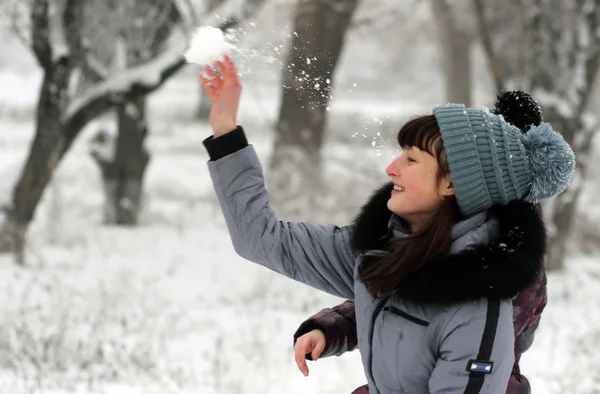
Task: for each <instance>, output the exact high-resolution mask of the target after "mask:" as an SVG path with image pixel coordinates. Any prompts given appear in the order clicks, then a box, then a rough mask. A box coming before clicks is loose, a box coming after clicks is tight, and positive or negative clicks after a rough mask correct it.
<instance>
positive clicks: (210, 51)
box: [184, 26, 235, 65]
mask: <svg viewBox="0 0 600 394" xmlns="http://www.w3.org/2000/svg"><path fill="white" fill-rule="evenodd" d="M234 48H235V47H234V45H233V44H231V43H230V42H227V40H226V38H225V34H223V31H222V30H221V29H219V28H216V27H212V26H201V27H199V28H198V29H197V30H196V32H195V33H194V34H193V36H192V39H191V41H190V45H189V48H188V50H187V51H186V52H185V54H184V56H185V59H186V60H187V62H188V63H196V64H200V65H213V64H214V63H215V62H217V61H220V60H223V59H224V56H225V55H228V54H230V53H231V51H232V50H233V49H234Z"/></svg>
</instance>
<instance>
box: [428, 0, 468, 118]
mask: <svg viewBox="0 0 600 394" xmlns="http://www.w3.org/2000/svg"><path fill="white" fill-rule="evenodd" d="M432 6H433V13H434V16H435V18H436V21H437V25H438V32H437V33H438V37H439V44H440V49H441V51H442V55H443V61H442V62H443V70H444V79H445V94H446V100H447V101H449V102H451V103H461V104H465V105H466V106H467V107H468V106H470V105H471V40H470V37H469V34H468V33H467V32H466V31H464V30H463V29H461V28H459V26H458V23H457V21H456V20H455V18H454V17H453V15H452V12H453V11H452V9H451V7H450V5H449V4H448V3H447V2H446V1H445V0H432Z"/></svg>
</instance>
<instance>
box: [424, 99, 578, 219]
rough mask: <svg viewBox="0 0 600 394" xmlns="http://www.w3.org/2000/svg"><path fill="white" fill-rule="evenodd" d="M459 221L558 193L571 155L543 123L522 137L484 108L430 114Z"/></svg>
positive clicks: (567, 177) (454, 107) (571, 166)
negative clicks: (439, 137)
mask: <svg viewBox="0 0 600 394" xmlns="http://www.w3.org/2000/svg"><path fill="white" fill-rule="evenodd" d="M433 115H434V116H435V118H436V120H437V123H438V126H439V128H440V131H441V134H442V141H443V144H444V149H445V151H446V157H447V159H448V166H449V167H450V174H451V175H452V183H453V186H454V193H455V195H456V200H457V202H458V206H459V208H460V210H461V212H462V214H463V215H465V216H471V215H473V214H475V213H477V212H480V211H483V210H485V209H488V208H490V207H492V206H493V205H495V204H501V205H506V204H508V203H509V202H511V201H514V200H520V199H523V200H526V201H529V202H532V203H537V202H541V201H543V200H546V199H548V198H550V197H552V196H555V195H557V194H559V193H561V192H562V191H564V190H565V189H566V188H567V186H568V185H569V183H570V182H571V180H572V178H573V175H574V172H575V156H574V154H573V151H572V150H571V148H570V147H569V145H568V144H567V143H566V142H565V140H564V139H563V138H562V136H561V135H560V134H559V133H557V132H556V131H554V130H553V129H552V127H551V126H550V125H549V124H548V123H541V124H540V125H538V126H532V127H531V128H530V129H529V130H528V131H527V133H522V132H521V130H519V129H518V128H516V127H514V126H512V125H510V124H509V123H507V122H506V121H505V120H504V119H503V117H502V116H501V115H495V114H492V113H491V112H489V111H488V110H487V109H478V108H465V106H464V105H459V104H449V105H444V106H437V107H435V108H434V109H433Z"/></svg>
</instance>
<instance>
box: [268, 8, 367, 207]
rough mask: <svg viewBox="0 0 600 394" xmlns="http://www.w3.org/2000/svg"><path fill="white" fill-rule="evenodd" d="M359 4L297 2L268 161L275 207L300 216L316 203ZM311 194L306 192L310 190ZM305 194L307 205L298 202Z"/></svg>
mask: <svg viewBox="0 0 600 394" xmlns="http://www.w3.org/2000/svg"><path fill="white" fill-rule="evenodd" d="M357 5H358V0H328V1H324V0H300V1H299V2H298V5H297V9H296V14H295V15H296V16H295V20H294V30H293V33H292V39H291V41H290V47H289V53H288V57H287V62H286V64H285V67H284V69H283V90H282V100H281V107H280V112H279V121H278V124H277V128H276V130H277V134H276V137H275V147H274V150H273V154H272V156H271V160H270V164H269V167H270V170H271V179H272V181H271V182H272V183H273V188H274V190H277V193H274V194H273V201H274V205H275V206H277V207H281V208H283V207H285V208H284V211H283V212H284V214H286V215H290V216H297V215H301V212H302V211H303V210H305V209H306V207H309V206H312V207H313V208H314V206H315V204H316V201H317V200H316V197H315V196H316V195H318V193H319V189H320V186H321V185H320V178H321V176H320V172H321V156H320V151H321V147H322V145H323V138H324V131H325V124H326V120H327V104H328V103H329V100H330V90H331V86H332V80H333V78H334V72H335V68H336V66H337V63H338V60H339V57H340V54H341V51H342V48H343V46H344V38H345V34H346V30H347V28H348V26H349V24H350V20H351V18H352V15H353V13H354V11H355V9H356V6H357ZM309 190H310V192H307V191H309ZM300 196H306V198H308V199H310V201H301V198H305V197H300Z"/></svg>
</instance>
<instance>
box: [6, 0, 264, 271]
mask: <svg viewBox="0 0 600 394" xmlns="http://www.w3.org/2000/svg"><path fill="white" fill-rule="evenodd" d="M263 2H264V0H246V1H245V2H244V3H243V4H242V5H241V6H240V5H239V2H236V1H227V2H225V3H224V4H223V5H222V7H219V8H218V9H216V10H215V12H214V13H213V14H211V15H207V16H206V18H204V19H203V20H202V21H203V22H205V23H206V24H211V25H214V26H221V27H222V28H227V27H231V26H234V25H235V24H237V23H238V22H239V21H240V20H242V19H244V18H247V17H249V16H250V15H253V13H254V12H255V11H256V10H257V9H258V8H259V7H260V6H261V5H262V3H263ZM173 3H174V4H176V5H177V6H178V7H186V6H188V5H189V3H188V2H186V1H185V0H176V1H175V0H174V2H173ZM234 3H236V4H234ZM83 4H84V2H81V1H78V0H33V2H32V4H31V24H30V29H31V37H32V41H31V48H32V50H33V52H34V54H35V56H36V58H37V60H38V63H39V65H40V67H41V68H42V70H43V71H44V77H43V81H42V86H41V89H40V96H39V100H38V108H37V119H36V134H35V137H34V141H33V144H32V146H31V149H30V152H29V155H28V158H27V161H26V163H25V166H24V168H23V171H22V173H21V176H20V178H19V180H18V181H17V184H16V186H15V190H14V193H13V199H12V200H13V202H12V205H11V206H10V207H6V208H5V210H6V215H5V220H4V223H3V224H2V229H1V230H0V235H1V236H0V238H1V241H2V242H1V243H0V246H1V249H2V250H3V251H11V252H14V253H16V257H17V262H18V263H20V264H24V248H25V235H26V231H27V228H28V226H29V223H30V222H31V220H32V219H33V217H34V213H35V210H36V207H37V205H38V202H39V201H40V199H41V197H42V194H43V192H44V190H45V188H46V186H47V185H48V183H49V182H50V179H51V176H52V171H53V170H54V168H55V167H56V165H57V164H58V163H59V161H60V159H61V158H62V157H63V156H64V155H65V153H66V152H67V151H68V150H69V148H70V147H71V145H72V143H73V142H74V141H75V138H76V137H77V136H78V134H79V132H80V131H81V130H82V129H83V127H84V126H85V125H87V124H88V123H89V122H90V121H91V120H93V119H95V118H96V117H98V116H99V115H101V114H103V113H105V112H106V111H108V110H111V109H114V108H115V107H118V106H121V105H123V104H125V103H128V102H133V101H135V100H137V99H138V98H142V97H144V96H145V95H147V94H148V93H150V92H153V91H155V90H156V89H158V88H159V87H160V86H162V84H163V83H164V82H165V81H166V80H167V79H169V78H170V77H171V76H173V75H174V74H175V73H176V72H177V71H179V70H180V69H181V68H182V67H183V66H184V65H185V64H186V62H185V59H184V58H183V56H182V53H183V52H184V51H185V49H186V47H187V40H186V39H185V38H186V36H185V35H183V34H181V35H178V36H176V37H174V39H173V40H171V41H170V43H171V45H169V46H168V47H165V48H164V49H163V50H162V51H161V53H160V55H158V56H157V57H155V58H154V59H152V61H149V62H147V63H144V64H140V65H137V66H135V67H131V68H127V69H126V70H123V71H120V72H115V73H114V74H110V76H109V77H108V78H107V79H105V80H101V81H99V82H98V83H95V84H93V85H92V86H90V87H88V88H86V89H84V90H83V91H82V92H80V93H77V94H73V95H72V96H69V93H70V92H76V91H77V89H74V88H73V86H72V85H71V83H76V82H77V78H74V77H73V76H75V75H77V74H79V75H81V74H82V72H81V69H82V65H83V64H88V65H90V64H95V63H97V62H95V61H94V59H86V60H85V61H84V60H82V59H83V58H85V57H89V56H90V52H89V51H86V50H85V49H84V46H83V43H82V42H83V36H82V20H83V18H82V15H83ZM180 15H185V18H186V19H185V20H184V23H183V24H184V26H186V27H190V25H191V23H194V22H196V23H197V21H196V20H193V19H190V13H189V12H180ZM217 15H220V16H219V17H217Z"/></svg>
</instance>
